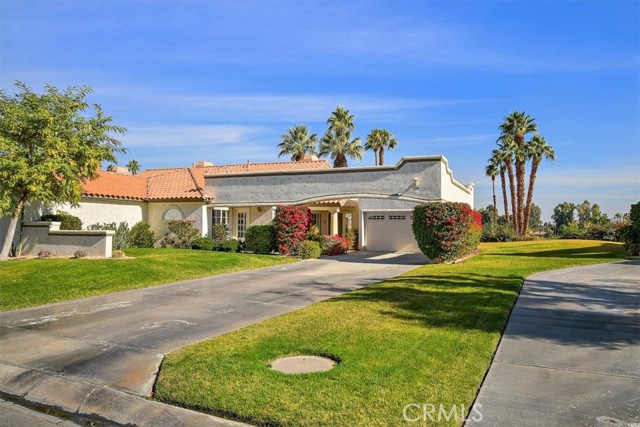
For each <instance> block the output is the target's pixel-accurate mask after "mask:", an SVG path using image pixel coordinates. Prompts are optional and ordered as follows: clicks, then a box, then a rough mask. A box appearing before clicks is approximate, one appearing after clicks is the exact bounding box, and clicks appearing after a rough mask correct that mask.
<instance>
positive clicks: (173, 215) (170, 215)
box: [162, 206, 184, 221]
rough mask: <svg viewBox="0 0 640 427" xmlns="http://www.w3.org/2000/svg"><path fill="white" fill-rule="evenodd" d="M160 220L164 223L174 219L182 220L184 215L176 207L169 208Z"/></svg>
mask: <svg viewBox="0 0 640 427" xmlns="http://www.w3.org/2000/svg"><path fill="white" fill-rule="evenodd" d="M162 219H163V220H164V221H172V220H174V219H184V215H183V214H182V211H181V210H180V208H179V207H177V206H169V209H167V210H166V211H164V215H162Z"/></svg>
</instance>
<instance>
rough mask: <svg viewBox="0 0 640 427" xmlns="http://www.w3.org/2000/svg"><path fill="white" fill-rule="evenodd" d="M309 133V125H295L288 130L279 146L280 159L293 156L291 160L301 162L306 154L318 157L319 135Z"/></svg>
mask: <svg viewBox="0 0 640 427" xmlns="http://www.w3.org/2000/svg"><path fill="white" fill-rule="evenodd" d="M309 133H310V131H309V128H308V127H307V125H295V126H294V127H292V128H290V129H287V133H285V134H284V135H282V142H281V143H280V144H278V148H279V149H280V153H278V157H282V156H291V160H293V161H295V162H299V161H301V160H302V159H304V156H305V154H312V155H317V154H318V152H317V151H316V144H317V143H318V135H316V134H315V133H314V134H311V135H309Z"/></svg>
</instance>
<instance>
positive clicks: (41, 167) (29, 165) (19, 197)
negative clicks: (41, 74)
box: [0, 82, 126, 261]
mask: <svg viewBox="0 0 640 427" xmlns="http://www.w3.org/2000/svg"><path fill="white" fill-rule="evenodd" d="M16 87H17V89H18V91H17V92H16V93H15V94H14V95H8V94H6V93H5V92H4V91H0V216H9V217H10V222H9V227H8V230H7V235H6V237H5V241H4V245H3V247H2V251H1V252H0V261H1V260H6V259H7V257H8V255H9V250H10V248H11V244H12V242H13V238H14V234H15V231H16V228H17V224H18V219H19V218H20V217H21V215H22V212H23V210H24V208H25V206H26V205H27V204H28V203H30V202H33V201H40V202H43V203H61V202H69V203H71V204H77V203H78V202H79V201H80V196H81V192H82V188H81V183H82V182H83V181H85V180H87V179H92V178H96V177H97V176H98V173H97V171H98V169H99V168H100V165H101V164H102V162H103V161H109V162H115V161H116V153H124V152H125V151H126V150H125V149H124V147H123V146H122V143H121V142H120V141H119V140H117V139H116V138H114V137H113V136H111V134H112V133H119V134H124V133H125V132H126V129H125V128H124V127H121V126H115V125H113V124H112V123H111V121H112V119H111V117H109V116H105V115H104V113H103V112H102V108H101V107H100V105H98V104H94V105H93V108H92V109H91V108H90V106H89V104H88V103H87V101H86V100H85V98H86V96H87V95H88V94H89V93H91V88H89V87H86V86H81V87H77V86H76V87H68V88H67V89H65V90H64V91H62V92H60V91H59V90H58V89H57V88H55V87H53V86H50V85H46V86H45V92H44V93H43V94H37V93H35V92H33V91H32V90H31V89H30V88H29V87H27V86H26V85H25V84H24V83H21V82H16ZM91 110H93V114H92V111H91Z"/></svg>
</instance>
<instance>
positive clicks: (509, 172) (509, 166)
mask: <svg viewBox="0 0 640 427" xmlns="http://www.w3.org/2000/svg"><path fill="white" fill-rule="evenodd" d="M506 166H507V175H508V176H509V193H511V217H512V218H511V220H512V222H513V229H514V231H516V232H517V230H518V215H517V212H518V205H517V202H516V188H515V185H516V183H515V180H516V179H515V177H514V175H513V165H512V164H511V160H507V161H506Z"/></svg>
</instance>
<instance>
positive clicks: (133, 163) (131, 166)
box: [127, 160, 140, 175]
mask: <svg viewBox="0 0 640 427" xmlns="http://www.w3.org/2000/svg"><path fill="white" fill-rule="evenodd" d="M127 169H128V170H129V172H131V174H132V175H135V174H137V173H138V171H140V164H139V163H138V161H137V160H129V163H127Z"/></svg>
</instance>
